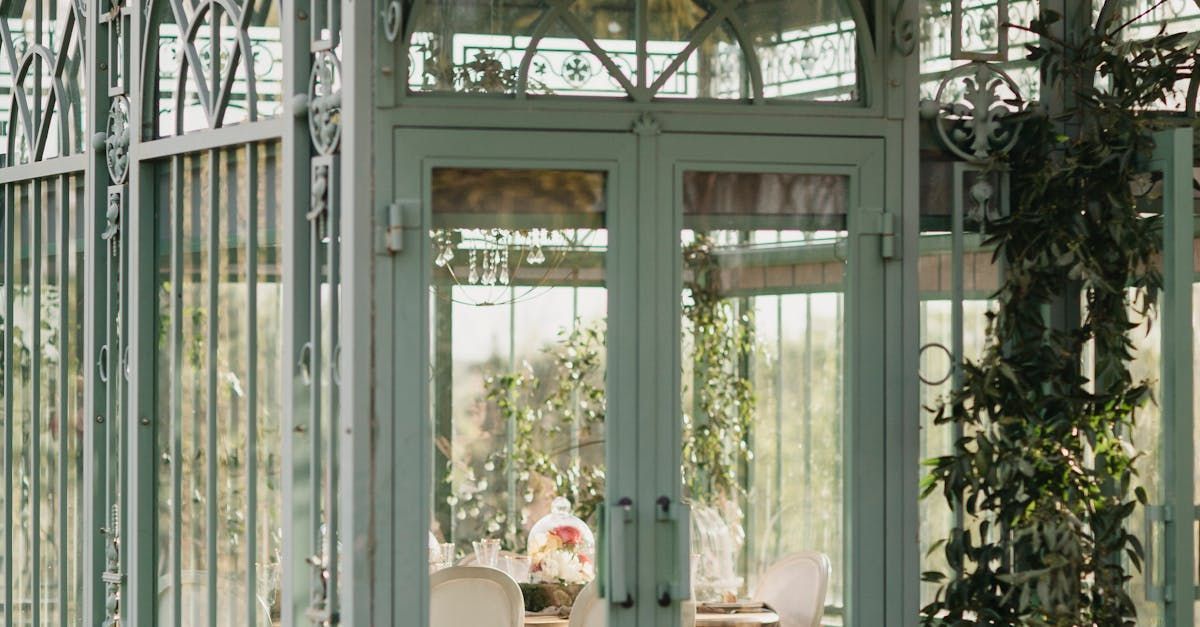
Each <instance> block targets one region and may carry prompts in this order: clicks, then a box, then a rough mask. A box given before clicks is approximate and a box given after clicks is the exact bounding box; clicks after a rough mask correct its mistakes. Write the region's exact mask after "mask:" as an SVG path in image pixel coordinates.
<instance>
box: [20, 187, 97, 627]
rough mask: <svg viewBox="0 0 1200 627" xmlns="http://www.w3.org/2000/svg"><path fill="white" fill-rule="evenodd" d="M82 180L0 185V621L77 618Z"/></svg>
mask: <svg viewBox="0 0 1200 627" xmlns="http://www.w3.org/2000/svg"><path fill="white" fill-rule="evenodd" d="M82 182H83V178H82V176H71V175H62V176H59V177H54V178H49V179H40V180H36V181H32V182H27V183H21V184H14V185H12V186H9V187H8V188H7V189H6V190H5V192H4V193H5V194H6V196H7V202H6V204H7V205H8V206H9V207H10V210H9V211H8V212H6V213H7V215H6V217H5V220H4V221H3V222H4V224H3V226H4V228H5V229H11V230H10V231H5V235H4V237H5V238H6V239H5V240H0V241H3V242H4V245H3V246H0V248H5V249H6V250H5V252H4V253H3V254H0V261H3V262H4V263H5V264H7V263H11V264H12V266H11V268H7V270H8V271H11V272H12V275H11V277H8V276H6V277H5V278H4V279H0V287H2V288H4V289H0V293H2V295H0V360H6V361H0V403H3V405H4V409H3V412H2V413H0V416H2V417H3V421H2V422H0V434H3V435H4V436H5V437H4V440H5V443H3V444H0V460H3V463H4V465H3V466H0V468H4V469H5V472H6V475H5V476H6V478H7V477H10V476H11V483H8V481H7V480H6V481H4V482H3V483H4V485H0V512H4V513H5V514H7V512H8V510H7V506H9V505H11V507H12V518H11V519H9V518H7V517H5V518H2V519H0V533H2V534H3V536H2V539H3V541H4V542H5V543H7V542H11V548H12V550H11V552H6V554H3V555H0V578H2V577H3V575H4V573H5V572H6V571H7V572H8V573H10V574H11V576H12V581H13V592H12V596H11V598H4V596H3V594H4V593H3V592H2V591H0V617H3V616H9V617H11V618H12V619H13V620H14V622H22V623H23V622H25V621H33V622H34V623H36V624H43V623H54V624H58V623H60V622H68V623H74V622H77V621H79V620H80V614H79V603H80V592H81V582H82V579H80V570H79V568H80V559H81V545H80V539H79V538H81V537H82V536H81V535H80V534H82V530H81V528H80V527H79V524H80V503H79V499H81V498H82V493H81V485H82V484H81V473H82V471H83V460H82V448H81V438H82V433H83V432H82V424H81V423H80V422H79V421H80V418H81V411H80V409H79V407H80V405H79V404H78V403H79V402H80V401H81V400H82V397H81V394H82V386H81V379H80V377H81V376H82V370H81V368H80V363H81V361H80V358H79V356H80V354H81V349H82V341H81V340H82V319H81V318H80V315H81V314H82V307H81V303H82V298H81V297H82V284H81V283H80V282H79V274H78V272H79V271H80V270H81V258H80V253H81V252H82V246H81V242H79V241H78V239H77V237H78V235H79V234H80V233H81V230H80V225H79V224H76V218H77V215H78V214H77V209H78V207H81V206H82V202H81V201H82V197H81V186H82ZM9 237H11V238H12V239H11V240H9V239H7V238H9ZM0 268H6V266H5V265H3V264H0ZM10 278H11V280H9V279H10ZM9 305H11V310H10V309H9V308H8V307H9ZM9 401H11V403H12V404H11V406H9V405H8V402H9ZM6 447H7V448H6ZM8 473H11V475H9V474H8ZM9 495H11V500H9V498H10V496H9ZM5 546H8V545H7V544H5Z"/></svg>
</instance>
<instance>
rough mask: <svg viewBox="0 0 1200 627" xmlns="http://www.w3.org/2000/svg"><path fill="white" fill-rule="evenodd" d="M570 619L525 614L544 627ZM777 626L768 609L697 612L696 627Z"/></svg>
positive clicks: (527, 620) (561, 626) (776, 617)
mask: <svg viewBox="0 0 1200 627" xmlns="http://www.w3.org/2000/svg"><path fill="white" fill-rule="evenodd" d="M570 622H571V621H570V620H568V619H566V618H560V617H558V616H546V615H537V614H527V615H526V616H525V624H526V625H543V626H545V627H567V626H568V625H569V624H570ZM764 625H765V626H766V627H777V626H778V625H779V615H778V614H776V613H775V612H771V611H769V610H764V611H761V612H743V613H740V614H725V613H710V612H698V613H697V614H696V627H761V626H764Z"/></svg>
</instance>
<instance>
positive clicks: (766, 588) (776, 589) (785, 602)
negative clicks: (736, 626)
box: [754, 551, 833, 627]
mask: <svg viewBox="0 0 1200 627" xmlns="http://www.w3.org/2000/svg"><path fill="white" fill-rule="evenodd" d="M832 571H833V566H832V565H831V564H830V562H829V556H827V555H825V554H824V553H818V552H816V551H800V552H798V553H792V554H790V555H785V556H783V557H782V558H780V560H779V561H777V562H775V563H774V564H771V567H770V568H768V569H767V572H766V573H764V574H763V577H762V580H761V581H760V582H759V584H758V591H757V592H756V593H755V595H754V598H755V600H758V601H762V602H763V603H766V604H767V605H769V606H771V609H773V610H775V613H777V614H779V627H818V626H819V625H820V624H821V617H822V616H824V614H825V589H826V588H827V587H828V586H829V574H830V572H832Z"/></svg>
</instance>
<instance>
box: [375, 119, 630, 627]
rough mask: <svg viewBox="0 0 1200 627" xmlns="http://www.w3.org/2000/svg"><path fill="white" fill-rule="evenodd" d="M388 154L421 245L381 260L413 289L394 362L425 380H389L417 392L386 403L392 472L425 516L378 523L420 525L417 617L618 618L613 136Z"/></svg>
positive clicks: (625, 382)
mask: <svg viewBox="0 0 1200 627" xmlns="http://www.w3.org/2000/svg"><path fill="white" fill-rule="evenodd" d="M396 145H397V146H400V147H402V149H403V153H404V156H403V157H401V158H400V164H399V169H398V171H399V172H400V173H401V174H400V177H399V178H398V179H397V181H396V183H397V186H398V190H397V194H398V198H401V199H409V200H402V201H400V202H401V203H402V204H404V205H405V206H406V207H407V206H408V205H412V204H413V202H414V201H415V204H416V205H419V207H420V209H421V211H420V216H419V217H418V218H417V219H418V220H419V221H420V222H419V224H420V225H421V226H420V228H419V232H420V234H421V235H422V237H421V244H420V246H421V250H420V254H419V255H403V256H401V257H400V261H399V264H400V266H401V267H400V270H399V275H400V276H405V277H413V276H418V277H423V280H422V281H421V285H420V286H418V287H417V289H419V290H421V292H416V291H410V290H401V292H400V293H401V294H403V295H405V296H404V297H406V298H407V297H410V296H411V297H415V296H416V294H417V293H423V294H425V296H426V306H424V307H423V310H422V312H421V313H422V314H423V315H424V316H425V318H426V324H424V325H422V326H423V328H425V329H427V333H426V334H425V347H424V349H422V350H421V357H422V358H421V359H409V358H406V359H402V360H398V367H400V368H404V367H405V366H406V364H408V365H412V364H421V366H420V368H422V369H423V370H424V372H427V377H422V376H420V374H421V372H422V370H414V371H412V372H401V373H400V376H399V377H398V378H399V379H401V380H405V381H408V380H416V379H419V380H422V381H424V382H425V383H424V385H425V386H426V389H425V390H420V391H418V392H421V393H423V394H427V398H428V403H412V406H410V407H408V408H403V407H400V408H398V409H399V413H400V414H401V415H402V416H403V415H405V414H406V413H408V412H409V411H411V413H412V415H413V417H414V419H419V420H421V421H422V423H423V425H424V428H425V430H426V431H425V433H424V434H423V438H422V439H423V442H424V444H423V445H422V446H423V447H425V449H426V450H425V451H424V453H425V455H426V457H425V458H424V459H423V460H420V461H418V462H416V463H414V464H412V465H409V464H410V462H408V461H398V464H401V465H405V466H407V467H410V468H411V469H412V470H413V472H412V473H403V472H401V473H398V476H400V477H404V476H405V475H406V474H407V475H408V476H409V477H411V478H412V480H413V481H416V480H418V478H420V479H419V480H420V481H421V482H422V483H423V485H422V486H421V489H422V490H423V492H424V493H425V494H426V496H427V507H424V508H417V507H413V508H410V509H411V511H398V515H399V517H400V518H401V519H403V521H397V524H398V525H404V526H407V525H411V526H413V527H419V528H420V529H428V532H427V534H425V535H426V536H427V538H426V539H422V540H421V541H420V542H421V545H422V546H424V545H425V543H426V541H427V544H428V556H429V560H428V569H427V572H428V574H429V575H428V580H427V582H428V583H427V585H428V589H427V591H426V592H425V599H426V601H427V603H426V605H427V607H428V612H429V617H428V623H427V624H430V625H435V626H437V625H470V624H482V623H483V622H484V621H485V620H488V619H491V618H494V616H495V615H496V612H497V611H500V612H508V611H510V610H511V611H514V612H517V615H516V616H514V617H513V620H514V621H520V620H523V621H524V623H525V624H531V625H533V624H546V625H556V624H559V623H562V624H565V620H566V619H565V616H563V615H561V614H562V612H561V610H560V609H559V608H562V607H567V606H571V605H572V604H574V605H575V606H576V607H577V609H579V610H583V609H586V608H588V607H590V608H591V610H590V611H592V612H596V613H607V614H608V618H609V620H608V624H611V625H621V624H628V625H632V624H633V622H632V621H633V615H632V612H630V611H629V610H628V609H626V606H627V605H628V604H629V603H630V601H631V599H632V597H633V595H634V585H635V582H634V576H635V573H634V572H632V570H631V569H629V568H627V567H626V565H627V564H630V563H632V561H633V559H634V558H635V555H634V553H633V549H632V547H634V546H635V542H636V534H635V528H634V525H633V520H632V516H631V512H632V511H633V502H632V497H633V496H634V493H633V489H634V486H635V485H636V478H637V477H636V473H637V469H638V464H637V458H636V450H637V449H636V447H637V439H636V438H637V433H636V428H637V425H636V423H635V422H634V420H633V411H632V406H633V405H632V402H633V399H634V390H635V388H636V379H635V378H634V375H635V368H634V364H633V361H632V358H633V354H634V349H635V344H634V338H635V333H634V329H633V325H634V324H635V321H634V319H633V317H632V312H633V311H634V307H633V304H632V299H631V298H630V296H631V290H632V288H633V286H634V282H635V278H636V273H637V267H636V263H637V252H636V249H635V246H634V244H635V234H636V230H635V227H636V225H635V224H634V223H633V219H634V218H635V214H634V213H633V210H634V209H635V206H634V202H633V194H632V190H633V189H634V188H633V183H634V180H635V179H634V175H635V170H634V166H635V152H634V150H633V148H634V141H633V137H632V135H629V134H620V135H617V134H586V135H584V134H562V133H538V132H519V133H517V132H511V133H510V132H458V131H444V130H438V131H421V130H402V131H399V136H398V137H397V139H396ZM403 210H404V208H401V211H403ZM409 220H410V219H409V218H407V217H406V218H405V221H406V223H407V224H409V225H411V224H413V223H414V222H411V221H409ZM414 398H415V397H414ZM418 417H419V418H418ZM402 455H403V454H402ZM399 457H400V456H398V458H399ZM402 480H403V479H402ZM411 492H412V491H411V490H409V489H406V488H405V487H404V486H401V489H400V490H399V493H411ZM627 547H628V550H626V549H627ZM419 570H425V567H424V565H421V566H420V568H419ZM417 578H418V574H417V573H412V576H409V577H402V578H401V579H402V580H405V581H408V582H410V583H411V582H412V581H413V580H414V579H417ZM468 601H469V602H468ZM514 624H520V623H519V622H514Z"/></svg>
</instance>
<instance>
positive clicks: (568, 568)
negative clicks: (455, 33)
mask: <svg viewBox="0 0 1200 627" xmlns="http://www.w3.org/2000/svg"><path fill="white" fill-rule="evenodd" d="M533 577H534V581H535V582H536V583H565V584H584V583H587V582H589V581H591V580H592V579H593V578H594V574H593V572H592V564H591V562H590V561H589V562H583V561H580V559H579V556H578V555H576V554H575V553H573V552H571V551H567V550H563V549H558V550H554V551H548V552H547V553H546V554H545V555H544V556H542V559H541V562H539V566H538V568H537V572H535V573H534V575H533Z"/></svg>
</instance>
